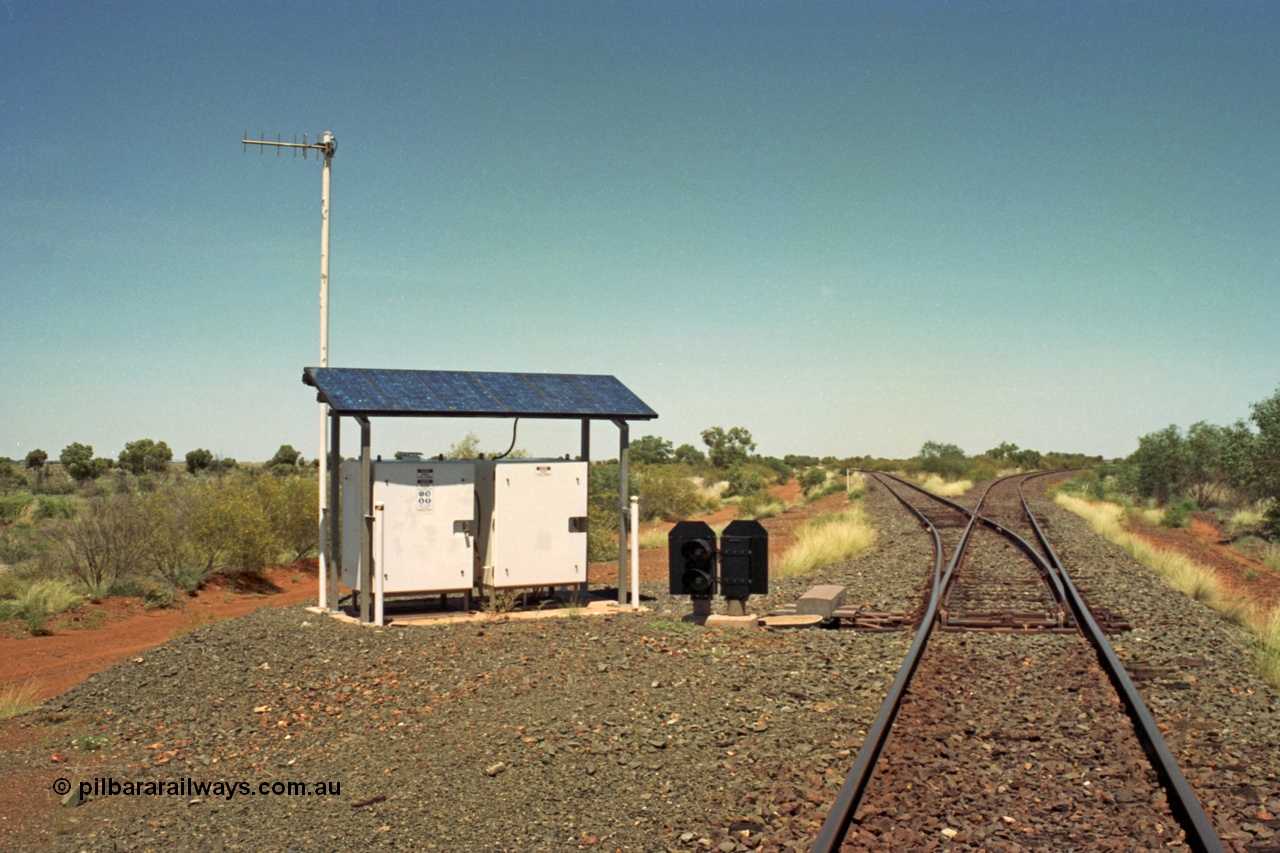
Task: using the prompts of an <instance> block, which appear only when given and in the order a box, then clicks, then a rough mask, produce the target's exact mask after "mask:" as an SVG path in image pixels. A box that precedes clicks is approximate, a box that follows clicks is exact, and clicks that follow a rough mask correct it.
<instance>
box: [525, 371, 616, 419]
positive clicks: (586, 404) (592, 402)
mask: <svg viewBox="0 0 1280 853" xmlns="http://www.w3.org/2000/svg"><path fill="white" fill-rule="evenodd" d="M525 377H526V378H527V379H528V380H529V381H530V382H531V383H533V386H534V387H535V388H537V389H538V393H540V394H542V396H543V397H546V398H547V400H549V401H550V402H551V405H553V406H555V408H556V409H557V410H559V411H579V412H596V413H598V414H602V415H603V414H606V413H607V412H606V410H605V408H604V406H602V405H600V403H599V401H597V400H596V398H595V397H592V396H591V394H590V393H589V392H588V391H587V389H586V388H585V387H583V385H582V383H581V382H579V381H578V377H576V376H570V375H568V374H565V373H531V374H525Z"/></svg>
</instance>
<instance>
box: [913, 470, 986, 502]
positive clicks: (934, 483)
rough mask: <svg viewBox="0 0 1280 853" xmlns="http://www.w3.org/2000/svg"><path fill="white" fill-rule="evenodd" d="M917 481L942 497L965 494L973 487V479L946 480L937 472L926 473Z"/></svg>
mask: <svg viewBox="0 0 1280 853" xmlns="http://www.w3.org/2000/svg"><path fill="white" fill-rule="evenodd" d="M916 482H918V483H919V484H920V486H921V487H922V488H925V489H928V490H929V491H931V492H933V493H934V494H935V495H937V496H938V497H941V498H954V497H955V496H956V495H963V494H964V493H965V492H967V491H969V490H970V489H972V488H973V481H972V480H955V481H951V480H944V479H943V478H942V477H940V476H938V475H937V474H926V475H925V476H924V477H922V478H920V479H918V480H916Z"/></svg>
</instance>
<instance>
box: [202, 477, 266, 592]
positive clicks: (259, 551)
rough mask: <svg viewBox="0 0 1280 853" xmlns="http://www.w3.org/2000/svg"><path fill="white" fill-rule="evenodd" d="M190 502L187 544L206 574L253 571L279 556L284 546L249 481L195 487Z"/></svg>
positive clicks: (230, 480) (235, 479) (210, 482)
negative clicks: (220, 571)
mask: <svg viewBox="0 0 1280 853" xmlns="http://www.w3.org/2000/svg"><path fill="white" fill-rule="evenodd" d="M191 499H192V512H191V517H190V520H189V525H190V526H189V530H190V535H191V543H192V546H193V547H194V549H195V551H196V556H197V558H198V562H199V564H200V565H202V566H203V567H204V569H205V571H206V572H209V571H213V570H215V569H225V570H230V571H232V572H237V571H243V570H246V569H257V568H261V567H262V566H265V565H268V564H270V563H271V562H273V561H274V560H275V559H276V557H278V556H279V553H280V551H281V548H282V544H281V542H280V539H279V537H278V536H276V534H275V531H274V530H273V529H272V524H271V518H270V516H269V514H268V512H267V509H266V507H265V506H264V505H263V501H262V499H261V494H260V493H259V492H258V490H257V489H256V488H255V486H254V482H253V478H252V477H250V476H248V475H246V474H235V475H231V476H227V477H223V478H221V479H217V480H208V481H204V482H201V483H198V484H197V485H196V486H195V488H194V489H193V490H192V495H191Z"/></svg>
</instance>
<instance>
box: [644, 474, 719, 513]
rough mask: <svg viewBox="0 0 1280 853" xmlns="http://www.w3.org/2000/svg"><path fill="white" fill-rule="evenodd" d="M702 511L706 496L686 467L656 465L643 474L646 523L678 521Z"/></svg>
mask: <svg viewBox="0 0 1280 853" xmlns="http://www.w3.org/2000/svg"><path fill="white" fill-rule="evenodd" d="M702 508H703V500H702V495H701V494H700V493H699V491H698V487H697V486H696V485H694V482H693V480H692V479H691V478H690V477H689V475H688V472H687V471H686V469H685V468H684V467H683V466H675V465H663V466H652V467H647V468H645V469H644V471H643V472H642V473H641V474H640V512H641V514H642V515H643V516H644V518H645V520H646V521H648V520H654V519H666V520H669V521H676V520H679V519H682V518H688V517H690V516H692V515H697V514H698V512H700V511H701V510H702Z"/></svg>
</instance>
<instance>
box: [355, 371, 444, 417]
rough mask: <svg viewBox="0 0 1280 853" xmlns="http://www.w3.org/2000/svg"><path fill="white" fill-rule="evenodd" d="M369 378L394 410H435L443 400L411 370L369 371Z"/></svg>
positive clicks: (442, 403)
mask: <svg viewBox="0 0 1280 853" xmlns="http://www.w3.org/2000/svg"><path fill="white" fill-rule="evenodd" d="M367 373H368V376H369V378H370V379H371V380H372V382H373V383H374V384H375V385H376V386H377V388H378V390H379V391H381V392H382V395H383V398H384V400H385V401H386V403H387V404H388V405H390V406H392V407H394V408H396V409H436V408H440V407H441V406H443V405H444V400H442V399H441V398H440V396H439V395H438V394H436V393H435V391H434V390H432V388H431V386H430V385H428V384H427V383H425V382H423V381H422V377H421V376H420V375H418V374H417V373H416V372H414V371H412V370H370V371H367Z"/></svg>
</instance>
